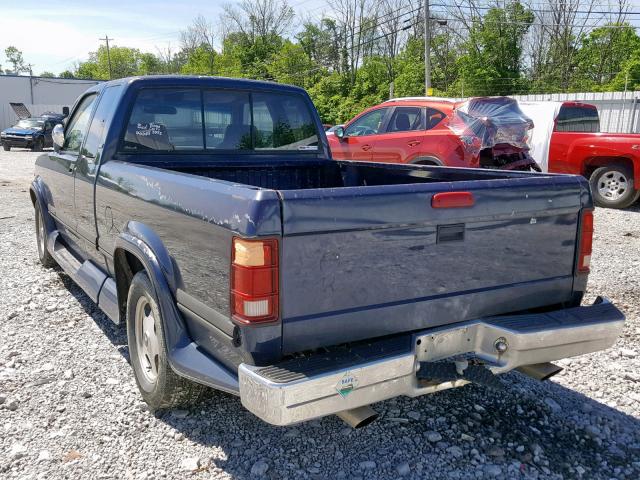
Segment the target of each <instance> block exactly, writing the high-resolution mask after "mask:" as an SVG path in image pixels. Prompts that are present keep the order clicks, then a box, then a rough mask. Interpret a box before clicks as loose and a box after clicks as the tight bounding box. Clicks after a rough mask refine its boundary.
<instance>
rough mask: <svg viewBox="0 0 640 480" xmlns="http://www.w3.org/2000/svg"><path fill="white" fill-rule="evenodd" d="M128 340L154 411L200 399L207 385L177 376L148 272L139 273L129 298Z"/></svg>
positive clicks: (133, 362)
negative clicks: (171, 362)
mask: <svg viewBox="0 0 640 480" xmlns="http://www.w3.org/2000/svg"><path fill="white" fill-rule="evenodd" d="M127 340H128V344H129V357H130V359H131V366H132V367H133V373H134V376H135V378H136V383H137V384H138V389H139V390H140V393H141V394H142V398H143V399H144V401H145V402H146V403H147V404H148V405H149V407H150V408H151V409H152V410H158V409H165V408H176V407H180V406H186V405H190V404H193V403H195V402H197V401H198V400H199V399H200V398H201V396H202V394H203V393H204V391H205V389H206V387H205V386H203V385H200V384H198V383H194V382H191V381H189V380H187V379H185V378H183V377H180V376H179V375H177V374H176V373H175V372H174V371H173V370H172V369H171V366H170V365H169V361H168V359H167V347H166V343H165V340H164V333H163V330H162V317H161V314H160V309H159V308H158V301H157V299H156V296H155V291H154V289H153V286H152V285H151V281H150V280H149V277H148V275H147V274H146V272H144V271H141V272H138V273H136V275H135V276H134V277H133V280H132V282H131V287H130V288H129V296H128V298H127Z"/></svg>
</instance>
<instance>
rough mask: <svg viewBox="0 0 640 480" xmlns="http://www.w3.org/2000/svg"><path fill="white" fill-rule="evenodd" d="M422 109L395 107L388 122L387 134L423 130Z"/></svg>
mask: <svg viewBox="0 0 640 480" xmlns="http://www.w3.org/2000/svg"><path fill="white" fill-rule="evenodd" d="M423 120H424V109H423V108H421V107H396V109H395V110H394V112H393V115H391V120H389V126H388V127H387V132H389V133H392V132H408V131H410V130H424V126H423V125H424V122H423Z"/></svg>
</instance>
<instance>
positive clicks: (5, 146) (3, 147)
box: [2, 145, 11, 152]
mask: <svg viewBox="0 0 640 480" xmlns="http://www.w3.org/2000/svg"><path fill="white" fill-rule="evenodd" d="M2 149H3V150H4V151H5V152H8V151H9V150H11V147H10V146H9V145H2Z"/></svg>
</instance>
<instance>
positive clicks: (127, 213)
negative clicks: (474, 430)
mask: <svg viewBox="0 0 640 480" xmlns="http://www.w3.org/2000/svg"><path fill="white" fill-rule="evenodd" d="M53 137H54V143H55V149H54V151H53V152H48V153H45V154H42V155H41V156H40V157H39V158H38V160H37V162H36V172H35V180H34V181H33V184H32V185H31V190H30V194H31V199H32V201H33V205H34V208H35V212H36V215H35V224H36V233H37V244H38V254H39V257H40V260H41V262H42V263H43V265H44V266H46V267H52V266H54V265H55V264H57V265H59V266H60V267H61V268H62V269H63V270H64V271H65V272H66V273H67V274H68V275H69V276H70V277H71V278H72V279H73V280H74V281H75V282H76V283H77V284H78V285H80V287H82V289H83V290H84V291H85V292H86V293H87V295H88V296H89V297H90V298H91V299H92V300H93V301H94V302H96V303H97V305H98V306H99V307H100V308H101V309H102V310H103V311H104V312H105V313H106V315H107V316H108V317H109V318H110V319H111V320H112V321H113V322H115V323H116V324H124V325H126V329H127V334H128V343H129V352H130V358H131V364H132V367H133V371H134V374H135V378H136V381H137V383H138V386H139V389H140V392H141V394H142V397H143V398H144V400H145V401H146V402H147V403H148V404H149V405H150V406H151V407H152V408H153V409H158V408H171V407H175V406H178V405H181V404H185V403H188V402H193V401H194V400H196V399H198V398H199V397H200V395H201V394H202V393H203V390H204V389H205V388H206V386H208V387H212V388H214V389H218V390H223V391H226V392H231V393H233V394H236V395H239V396H240V399H241V402H242V404H243V405H244V406H245V407H246V408H247V409H248V410H250V411H251V412H253V413H254V414H255V415H257V416H258V417H260V418H262V419H263V420H265V421H267V422H269V423H271V424H274V425H288V424H293V423H297V422H301V421H305V420H308V419H312V418H317V417H321V416H325V415H330V414H338V415H339V416H340V417H342V418H343V419H344V420H345V421H347V422H348V423H350V424H351V425H354V426H359V425H364V424H366V423H368V422H370V421H371V420H372V419H373V418H375V412H373V410H372V409H371V408H370V407H369V405H370V404H372V403H374V402H378V401H381V400H385V399H389V398H392V397H396V396H399V395H408V396H418V395H423V394H427V393H432V392H436V391H439V390H443V389H446V388H452V387H458V386H462V385H464V384H467V383H469V382H477V383H481V384H484V385H487V386H489V387H496V388H498V387H499V386H500V380H499V377H498V374H501V373H504V372H507V371H510V370H513V369H519V370H520V371H522V372H523V373H526V374H528V375H530V376H533V377H535V378H538V379H542V378H546V377H548V376H550V375H552V374H553V373H555V372H556V371H557V369H556V368H555V367H554V366H553V365H552V364H551V363H549V362H551V361H553V360H556V359H561V358H564V357H570V356H574V355H580V354H584V353H588V352H594V351H597V350H601V349H605V348H608V347H610V346H611V345H612V344H613V343H614V342H615V339H616V337H617V336H618V335H619V333H620V331H621V329H622V326H623V323H624V316H623V315H622V314H621V313H620V311H619V310H618V309H617V308H616V307H615V306H614V305H612V304H611V303H610V302H609V301H607V300H606V299H602V298H598V300H597V301H596V302H595V303H594V304H593V305H581V303H582V297H583V294H584V291H585V288H586V284H587V276H588V272H589V262H590V258H591V240H592V232H593V205H592V199H591V194H590V192H589V185H588V183H587V181H586V180H585V179H584V178H582V177H579V176H572V175H548V174H535V173H525V172H508V171H496V170H477V169H456V168H445V167H434V166H419V165H392V164H384V163H358V162H338V161H333V160H332V159H331V155H330V152H329V148H328V145H327V140H326V137H325V134H324V132H323V128H322V123H321V121H320V118H319V117H318V115H317V113H316V111H315V109H314V107H313V104H312V102H311V100H310V98H309V96H308V95H307V94H306V92H305V91H304V90H302V89H299V88H296V87H291V86H285V85H277V84H273V83H267V82H256V81H250V80H235V79H223V78H211V77H163V76H158V77H142V78H128V79H121V80H115V81H111V82H107V83H102V84H100V85H97V86H95V87H92V88H91V89H89V90H88V91H87V92H86V93H85V94H83V95H82V96H81V97H80V98H79V99H78V100H77V102H76V104H75V105H74V107H73V109H72V112H71V115H70V117H69V118H68V119H67V120H66V121H65V124H64V126H63V125H57V126H56V127H55V129H54V135H53Z"/></svg>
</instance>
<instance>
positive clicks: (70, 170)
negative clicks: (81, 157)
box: [69, 160, 76, 173]
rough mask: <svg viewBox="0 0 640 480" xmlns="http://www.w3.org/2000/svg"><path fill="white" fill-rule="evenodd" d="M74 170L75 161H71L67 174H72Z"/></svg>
mask: <svg viewBox="0 0 640 480" xmlns="http://www.w3.org/2000/svg"><path fill="white" fill-rule="evenodd" d="M75 169H76V160H71V161H70V162H69V173H73V171H74V170H75Z"/></svg>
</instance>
